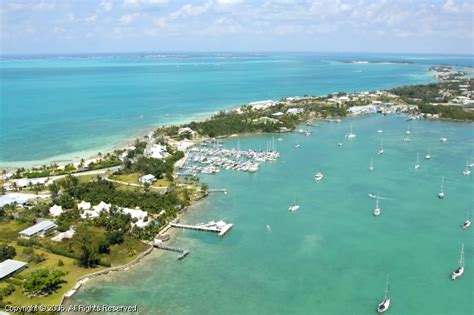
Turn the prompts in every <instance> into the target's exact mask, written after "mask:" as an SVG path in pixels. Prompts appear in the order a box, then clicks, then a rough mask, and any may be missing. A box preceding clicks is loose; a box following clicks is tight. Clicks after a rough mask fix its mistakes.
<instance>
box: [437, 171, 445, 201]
mask: <svg viewBox="0 0 474 315" xmlns="http://www.w3.org/2000/svg"><path fill="white" fill-rule="evenodd" d="M438 198H439V199H443V198H444V176H441V189H440V192H439V193H438Z"/></svg>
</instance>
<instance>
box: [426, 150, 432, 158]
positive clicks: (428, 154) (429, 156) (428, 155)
mask: <svg viewBox="0 0 474 315" xmlns="http://www.w3.org/2000/svg"><path fill="white" fill-rule="evenodd" d="M429 159H431V154H430V150H429V149H428V153H427V154H426V155H425V160H429Z"/></svg>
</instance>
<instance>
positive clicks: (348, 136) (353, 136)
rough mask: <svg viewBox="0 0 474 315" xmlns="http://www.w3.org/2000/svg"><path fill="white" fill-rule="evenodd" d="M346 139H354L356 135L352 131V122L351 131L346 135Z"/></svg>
mask: <svg viewBox="0 0 474 315" xmlns="http://www.w3.org/2000/svg"><path fill="white" fill-rule="evenodd" d="M346 137H347V139H354V138H355V137H356V135H355V134H353V133H352V123H351V131H350V132H349V133H348V134H347V135H346Z"/></svg>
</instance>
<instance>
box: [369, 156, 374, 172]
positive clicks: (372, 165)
mask: <svg viewBox="0 0 474 315" xmlns="http://www.w3.org/2000/svg"><path fill="white" fill-rule="evenodd" d="M373 170H374V161H373V159H372V158H371V159H370V164H369V171H373Z"/></svg>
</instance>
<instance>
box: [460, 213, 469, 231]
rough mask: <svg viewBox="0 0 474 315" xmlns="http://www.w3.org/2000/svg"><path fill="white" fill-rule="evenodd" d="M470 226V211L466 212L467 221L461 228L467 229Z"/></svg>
mask: <svg viewBox="0 0 474 315" xmlns="http://www.w3.org/2000/svg"><path fill="white" fill-rule="evenodd" d="M470 226H471V210H470V209H469V211H468V212H467V220H466V221H464V223H463V224H462V225H461V228H463V229H467V228H469V227H470Z"/></svg>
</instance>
